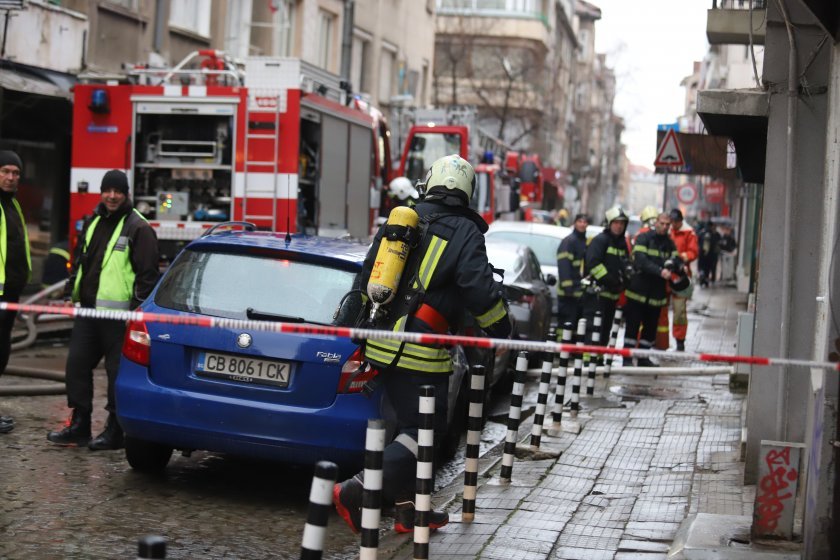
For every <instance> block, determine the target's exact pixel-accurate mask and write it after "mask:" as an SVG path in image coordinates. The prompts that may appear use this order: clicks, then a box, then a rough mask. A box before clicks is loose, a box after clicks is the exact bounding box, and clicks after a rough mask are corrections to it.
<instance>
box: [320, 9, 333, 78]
mask: <svg viewBox="0 0 840 560" xmlns="http://www.w3.org/2000/svg"><path fill="white" fill-rule="evenodd" d="M333 33H335V14H332V13H330V12H327V11H325V10H318V66H320V67H321V68H324V69H325V70H330V60H331V58H332V56H331V55H332V48H333Z"/></svg>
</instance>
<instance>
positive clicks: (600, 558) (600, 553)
mask: <svg viewBox="0 0 840 560" xmlns="http://www.w3.org/2000/svg"><path fill="white" fill-rule="evenodd" d="M554 558H557V559H558V560H613V559H614V558H615V552H614V551H612V550H593V549H591V548H576V547H570V546H562V547H559V548H557V549H556V550H555V551H554Z"/></svg>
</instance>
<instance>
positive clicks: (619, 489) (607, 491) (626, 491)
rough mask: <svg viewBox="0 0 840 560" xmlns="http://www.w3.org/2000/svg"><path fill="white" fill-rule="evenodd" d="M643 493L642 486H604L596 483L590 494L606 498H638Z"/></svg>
mask: <svg viewBox="0 0 840 560" xmlns="http://www.w3.org/2000/svg"><path fill="white" fill-rule="evenodd" d="M641 492H642V485H641V484H603V483H600V482H596V483H595V486H593V487H592V491H591V492H590V493H591V494H603V495H606V496H638V495H639V494H641Z"/></svg>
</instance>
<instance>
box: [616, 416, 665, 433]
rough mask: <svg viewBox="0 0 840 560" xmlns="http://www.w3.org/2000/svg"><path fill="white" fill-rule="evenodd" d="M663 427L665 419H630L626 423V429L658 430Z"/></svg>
mask: <svg viewBox="0 0 840 560" xmlns="http://www.w3.org/2000/svg"><path fill="white" fill-rule="evenodd" d="M663 425H665V418H631V419H630V420H629V421H628V422H627V429H642V430H645V429H647V430H653V429H656V430H659V429H660V428H662V426H663ZM625 431H626V430H625Z"/></svg>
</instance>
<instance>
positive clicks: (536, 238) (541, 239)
mask: <svg viewBox="0 0 840 560" xmlns="http://www.w3.org/2000/svg"><path fill="white" fill-rule="evenodd" d="M487 237H492V238H493V239H506V240H507V241H513V242H514V243H519V244H520V245H527V246H528V247H530V248H531V250H532V251H534V253H535V254H536V255H537V260H538V261H540V264H541V265H555V266H556V265H557V247H559V246H560V241H562V239H560V238H559V237H552V236H549V235H536V234H533V233H524V232H519V231H494V232H489V233H488V234H487Z"/></svg>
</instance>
